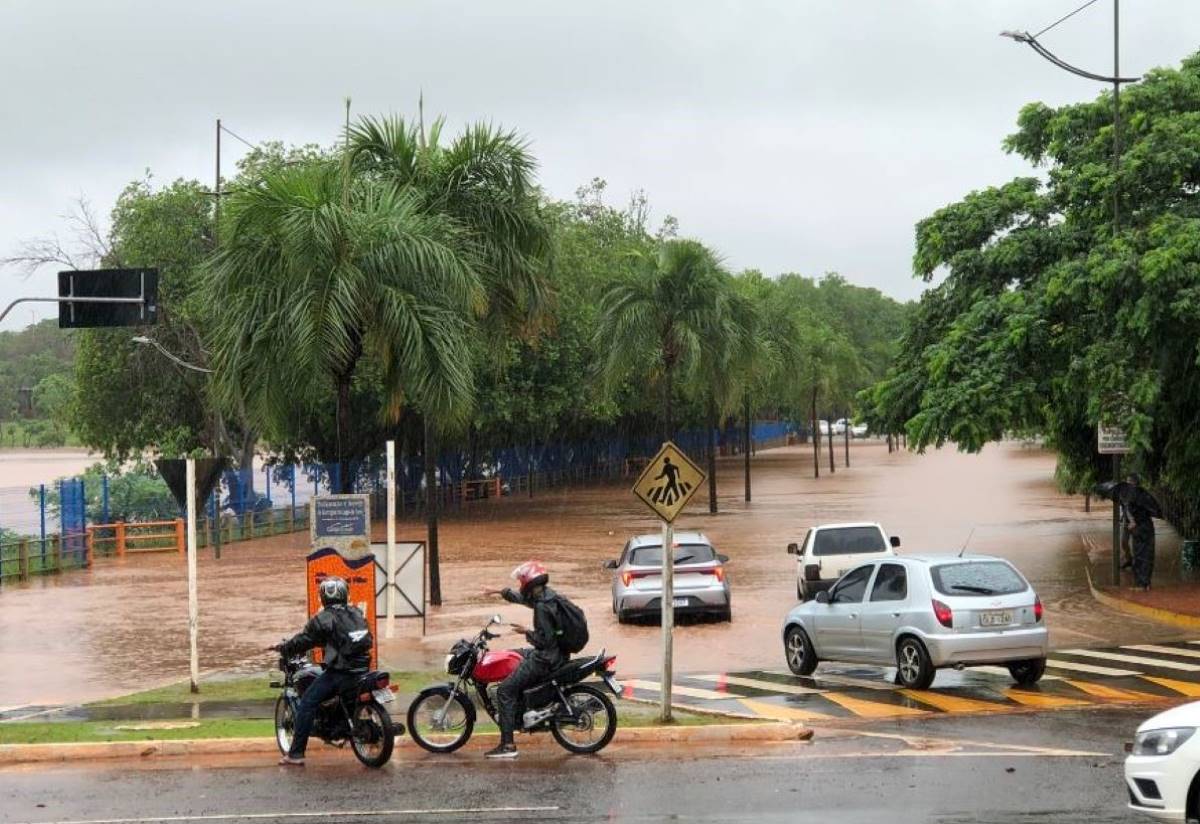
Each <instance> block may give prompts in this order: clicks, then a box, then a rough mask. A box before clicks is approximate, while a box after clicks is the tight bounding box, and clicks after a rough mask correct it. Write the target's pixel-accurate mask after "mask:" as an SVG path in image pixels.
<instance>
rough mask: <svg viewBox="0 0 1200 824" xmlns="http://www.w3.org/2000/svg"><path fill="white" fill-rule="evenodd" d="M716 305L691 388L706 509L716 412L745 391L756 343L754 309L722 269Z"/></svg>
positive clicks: (712, 508)
mask: <svg viewBox="0 0 1200 824" xmlns="http://www.w3.org/2000/svg"><path fill="white" fill-rule="evenodd" d="M718 277H719V283H720V287H721V288H720V290H719V291H718V293H717V305H716V307H715V311H714V312H712V313H711V316H710V318H709V322H710V324H711V326H710V327H709V328H708V329H707V330H706V332H705V335H704V337H703V338H702V339H701V342H700V345H701V352H700V368H699V374H698V375H697V383H696V389H698V390H699V392H700V394H701V395H703V403H704V405H705V408H706V413H707V419H706V424H707V425H706V426H705V429H706V430H707V431H708V511H709V512H710V513H711V514H713V515H715V514H716V513H717V444H716V432H717V429H718V427H719V426H720V423H721V419H722V417H724V416H726V415H728V414H729V413H731V412H732V411H733V410H734V409H735V408H736V407H737V405H738V401H739V400H741V399H742V397H743V396H745V395H746V393H747V390H748V387H749V382H750V380H751V377H752V376H751V374H750V372H749V367H750V366H751V365H752V363H753V362H754V360H755V359H756V357H757V356H758V355H759V352H760V350H761V348H762V346H761V343H760V341H759V339H758V337H757V333H758V328H757V327H758V309H757V307H756V306H755V305H754V303H753V301H751V300H750V299H748V298H747V297H745V296H744V295H743V294H741V293H740V292H739V291H738V290H737V288H736V286H735V283H734V280H733V278H731V277H730V276H729V275H728V274H726V273H725V272H720V273H719V275H718Z"/></svg>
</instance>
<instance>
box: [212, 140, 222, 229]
mask: <svg viewBox="0 0 1200 824" xmlns="http://www.w3.org/2000/svg"><path fill="white" fill-rule="evenodd" d="M220 230H221V118H219V117H218V118H217V174H216V179H215V180H214V182H213V245H214V246H216V245H217V242H218V241H217V233H218V232H219V231H220Z"/></svg>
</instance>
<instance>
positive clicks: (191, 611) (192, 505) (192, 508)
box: [187, 458, 200, 692]
mask: <svg viewBox="0 0 1200 824" xmlns="http://www.w3.org/2000/svg"><path fill="white" fill-rule="evenodd" d="M187 567H188V644H189V646H190V653H191V654H190V659H189V660H190V665H191V667H190V672H191V677H192V692H200V651H199V649H198V648H197V639H198V636H199V634H200V598H199V594H198V593H197V583H196V574H197V571H196V460H195V458H188V459H187Z"/></svg>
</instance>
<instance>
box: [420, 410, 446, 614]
mask: <svg viewBox="0 0 1200 824" xmlns="http://www.w3.org/2000/svg"><path fill="white" fill-rule="evenodd" d="M424 426H425V447H424V451H425V519H426V523H427V526H428V532H429V535H428V543H429V547H428V549H429V603H430V604H432V605H433V606H435V607H440V606H441V605H442V570H441V566H440V565H439V563H438V560H439V559H438V502H439V499H440V498H441V494H440V492H441V490H440V489H438V483H437V455H436V452H435V448H436V447H435V444H434V437H433V427H432V426H431V425H430V423H429V418H428V417H426V418H425V420H424Z"/></svg>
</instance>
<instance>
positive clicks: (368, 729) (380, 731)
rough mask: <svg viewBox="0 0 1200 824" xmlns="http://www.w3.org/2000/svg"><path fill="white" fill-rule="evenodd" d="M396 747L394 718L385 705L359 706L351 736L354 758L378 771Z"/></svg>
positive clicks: (355, 713) (368, 703)
mask: <svg viewBox="0 0 1200 824" xmlns="http://www.w3.org/2000/svg"><path fill="white" fill-rule="evenodd" d="M395 746H396V734H395V732H394V731H393V729H392V717H391V716H390V715H388V711H387V710H385V709H384V708H383V705H382V704H380V703H379V702H378V701H368V702H367V703H365V704H359V705H358V708H357V709H356V710H355V711H354V729H353V731H352V732H351V734H350V748H351V749H352V750H354V757H355V758H357V759H358V760H359V761H361V762H362V763H363V764H364V765H365V766H368V767H371V768H373V769H378V768H379V767H382V766H383V765H384V764H386V763H387V762H388V759H389V758H391V757H392V749H393V748H394V747H395Z"/></svg>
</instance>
